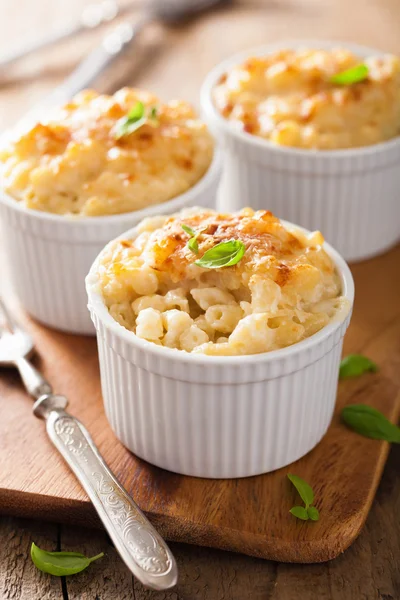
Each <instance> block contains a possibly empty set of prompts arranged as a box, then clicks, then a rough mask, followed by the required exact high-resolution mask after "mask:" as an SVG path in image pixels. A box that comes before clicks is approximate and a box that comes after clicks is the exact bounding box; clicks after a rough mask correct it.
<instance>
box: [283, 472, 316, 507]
mask: <svg viewBox="0 0 400 600" xmlns="http://www.w3.org/2000/svg"><path fill="white" fill-rule="evenodd" d="M288 479H289V480H290V481H291V482H292V483H293V485H294V487H295V488H296V490H297V491H298V492H299V496H300V498H301V499H302V500H303V502H304V504H305V505H306V506H310V505H311V504H312V503H313V502H314V492H313V491H312V487H311V486H309V485H308V483H306V482H305V481H304V479H301V477H298V476H297V475H292V474H291V473H289V474H288Z"/></svg>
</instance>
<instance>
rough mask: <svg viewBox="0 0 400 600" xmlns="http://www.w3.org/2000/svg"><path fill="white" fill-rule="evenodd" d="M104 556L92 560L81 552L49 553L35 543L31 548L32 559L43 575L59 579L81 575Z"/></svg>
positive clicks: (97, 556) (93, 557) (101, 554)
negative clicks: (76, 574) (47, 574)
mask: <svg viewBox="0 0 400 600" xmlns="http://www.w3.org/2000/svg"><path fill="white" fill-rule="evenodd" d="M102 556H104V553H103V552H101V553H100V554H97V555H96V556H92V557H91V558H88V557H86V556H84V554H80V553H79V552H47V551H46V550H41V549H40V548H39V547H38V546H36V544H34V543H33V542H32V546H31V558H32V561H33V563H34V565H35V566H36V567H37V568H38V569H39V570H40V571H43V573H50V575H56V576H57V577H62V576H64V575H75V573H80V572H81V571H84V569H86V568H87V567H88V566H89V565H90V563H92V562H93V561H94V560H97V559H98V558H101V557H102Z"/></svg>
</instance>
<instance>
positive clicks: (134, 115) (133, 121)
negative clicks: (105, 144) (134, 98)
mask: <svg viewBox="0 0 400 600" xmlns="http://www.w3.org/2000/svg"><path fill="white" fill-rule="evenodd" d="M156 119H157V108H156V107H155V106H153V107H152V108H150V110H149V114H148V115H146V107H145V105H144V104H143V102H136V104H135V105H134V106H133V107H132V108H131V110H130V111H129V112H128V114H127V115H126V117H122V119H119V121H117V123H116V126H115V137H116V138H117V140H118V139H119V138H121V137H123V136H125V135H129V134H131V133H133V132H134V131H137V129H139V128H140V127H142V125H144V124H145V123H147V122H148V121H149V120H151V121H156Z"/></svg>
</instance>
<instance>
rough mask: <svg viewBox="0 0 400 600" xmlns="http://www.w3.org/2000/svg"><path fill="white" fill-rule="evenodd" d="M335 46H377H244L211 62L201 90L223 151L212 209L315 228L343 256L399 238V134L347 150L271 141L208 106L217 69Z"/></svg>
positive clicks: (354, 256)
mask: <svg viewBox="0 0 400 600" xmlns="http://www.w3.org/2000/svg"><path fill="white" fill-rule="evenodd" d="M301 46H303V47H304V46H305V47H311V48H332V47H335V46H336V47H337V46H343V47H346V48H349V49H350V50H352V51H353V52H355V53H356V54H358V55H359V56H360V57H365V56H368V55H371V54H375V55H377V54H383V53H382V52H380V51H377V50H374V49H371V48H366V47H363V46H357V45H354V44H347V43H343V42H321V41H316V40H304V41H291V42H282V43H279V44H271V45H268V46H263V47H261V48H255V49H251V50H247V51H246V52H242V53H240V54H237V55H235V56H233V57H232V58H229V59H228V60H226V61H224V62H223V63H221V64H219V65H218V66H216V67H215V68H214V69H213V70H212V71H211V72H210V73H209V75H208V76H207V78H206V80H205V82H204V84H203V86H202V90H201V104H202V111H203V118H204V119H205V121H206V122H207V124H208V126H209V128H210V129H211V131H212V132H213V133H214V135H215V136H216V138H217V140H218V141H219V142H220V144H221V146H222V148H223V150H224V173H223V178H222V182H221V195H220V198H222V199H226V203H227V204H225V203H224V202H223V203H222V204H221V205H220V206H219V208H220V209H222V210H233V211H234V210H238V209H239V208H242V207H243V206H249V205H250V206H253V208H257V209H258V208H266V207H268V208H269V209H270V210H271V211H272V212H273V213H274V214H276V215H277V216H278V217H280V218H283V219H287V220H289V221H292V222H294V223H298V224H299V225H302V226H303V227H306V228H307V229H310V230H314V229H320V230H321V231H323V232H324V236H325V239H326V240H327V241H328V242H329V243H330V244H332V245H333V246H334V247H335V248H337V250H338V251H339V252H340V253H341V254H342V256H344V258H345V259H346V260H348V261H355V260H361V259H365V258H368V257H372V256H374V255H377V254H379V253H381V252H383V251H385V250H386V249H388V248H389V247H390V246H392V245H394V244H395V243H396V242H397V241H398V240H399V239H400V191H399V190H400V137H397V138H395V139H393V140H390V141H388V142H384V143H381V144H375V145H373V146H366V147H363V148H355V149H348V150H304V149H296V148H289V147H283V146H277V145H274V144H272V143H271V142H269V141H268V140H264V139H262V138H259V137H257V136H254V135H251V134H249V133H246V132H242V131H240V130H238V129H235V128H234V127H233V126H232V123H230V122H229V121H228V120H226V119H224V118H223V117H222V116H221V115H220V113H219V112H218V110H217V109H216V108H215V106H214V103H213V100H212V92H213V89H214V87H215V85H216V83H217V82H218V80H219V78H220V77H221V75H222V74H223V73H226V72H227V71H229V69H230V68H232V67H233V66H234V65H236V64H239V63H241V62H242V61H243V60H245V59H246V58H248V57H249V56H260V55H266V54H268V53H271V52H274V51H275V50H278V49H280V48H284V47H285V48H287V47H289V48H298V47H301Z"/></svg>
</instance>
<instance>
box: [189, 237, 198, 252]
mask: <svg viewBox="0 0 400 600" xmlns="http://www.w3.org/2000/svg"><path fill="white" fill-rule="evenodd" d="M187 245H188V248H189V250H191V251H192V252H193V253H194V254H198V253H199V244H198V241H197V236H194V237H192V238H190V240H189V241H188V243H187Z"/></svg>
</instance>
